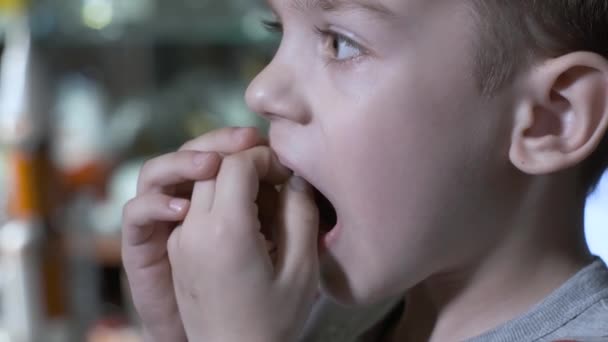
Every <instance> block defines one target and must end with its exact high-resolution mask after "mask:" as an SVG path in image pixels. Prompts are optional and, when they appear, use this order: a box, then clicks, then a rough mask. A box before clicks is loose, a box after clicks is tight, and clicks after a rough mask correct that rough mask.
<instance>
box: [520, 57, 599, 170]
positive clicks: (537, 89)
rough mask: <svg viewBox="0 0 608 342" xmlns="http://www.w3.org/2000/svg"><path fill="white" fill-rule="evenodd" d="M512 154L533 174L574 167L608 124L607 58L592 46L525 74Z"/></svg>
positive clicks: (593, 147)
mask: <svg viewBox="0 0 608 342" xmlns="http://www.w3.org/2000/svg"><path fill="white" fill-rule="evenodd" d="M521 89H522V90H523V92H522V93H521V94H520V96H519V97H518V101H517V103H516V107H515V120H514V125H513V132H512V138H511V147H510V150H509V158H510V160H511V162H512V163H513V165H515V167H517V168H518V169H520V170H521V171H523V172H525V173H528V174H536V175H538V174H548V173H553V172H557V171H560V170H564V169H567V168H570V167H573V166H575V165H577V164H579V163H581V162H582V161H584V160H585V159H586V158H587V157H588V156H589V155H591V154H592V153H593V151H594V150H595V148H596V147H597V146H598V144H599V143H600V141H601V139H602V138H603V136H604V135H605V134H606V130H607V127H608V61H607V60H606V59H604V58H603V57H602V56H600V55H597V54H594V53H590V52H574V53H571V54H568V55H564V56H561V57H558V58H554V59H551V60H548V61H546V62H544V63H542V64H540V65H538V66H535V67H534V68H532V69H531V70H530V71H529V73H528V74H526V75H525V76H524V77H523V88H521Z"/></svg>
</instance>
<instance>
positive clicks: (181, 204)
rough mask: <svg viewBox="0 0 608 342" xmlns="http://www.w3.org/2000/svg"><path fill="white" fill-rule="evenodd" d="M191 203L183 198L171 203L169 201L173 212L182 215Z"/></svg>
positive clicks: (173, 200) (175, 199)
mask: <svg viewBox="0 0 608 342" xmlns="http://www.w3.org/2000/svg"><path fill="white" fill-rule="evenodd" d="M189 203H190V201H188V200H186V199H183V198H174V199H172V200H171V201H169V208H170V209H171V210H173V211H175V212H176V213H181V212H182V211H184V209H186V207H187V206H188V204H189Z"/></svg>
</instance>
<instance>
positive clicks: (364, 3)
mask: <svg viewBox="0 0 608 342" xmlns="http://www.w3.org/2000/svg"><path fill="white" fill-rule="evenodd" d="M275 1H276V0H268V3H269V4H270V6H272V5H273V2H275ZM291 5H292V7H294V8H295V9H297V10H299V11H301V12H308V11H313V10H317V9H321V10H323V11H326V12H339V11H345V10H364V11H368V12H372V13H374V14H377V15H380V16H381V17H394V16H395V13H394V12H393V11H391V10H390V9H389V8H388V7H386V6H385V5H383V4H382V3H380V1H379V0H293V1H292V4H291Z"/></svg>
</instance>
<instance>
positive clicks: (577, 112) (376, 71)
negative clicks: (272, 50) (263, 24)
mask: <svg viewBox="0 0 608 342" xmlns="http://www.w3.org/2000/svg"><path fill="white" fill-rule="evenodd" d="M271 7H272V8H273V10H274V12H275V14H276V16H277V20H278V22H276V23H270V24H269V26H271V27H272V28H275V29H277V30H281V31H282V32H283V37H282V42H281V45H280V47H279V50H278V51H277V54H276V56H275V58H274V59H273V61H272V62H271V64H270V65H269V66H268V67H267V68H266V69H265V70H264V71H263V72H262V73H261V74H260V75H259V76H258V77H257V78H256V79H255V80H254V81H253V83H252V84H251V86H250V88H249V89H248V92H247V95H246V99H247V101H248V104H249V106H250V107H251V109H252V110H253V111H255V112H256V113H258V114H260V115H262V116H263V117H265V118H267V119H268V120H269V121H270V133H269V135H270V142H269V146H270V147H267V144H266V142H265V141H264V140H263V139H262V138H259V137H258V136H257V135H256V134H255V132H254V131H252V130H251V129H225V130H220V131H216V132H212V133H209V134H207V135H204V136H202V137H200V138H198V139H196V140H194V141H192V142H189V143H187V144H186V145H185V146H184V148H182V149H181V150H180V151H178V152H176V153H172V154H169V155H165V156H161V157H158V158H156V159H154V160H152V161H150V162H149V163H147V164H146V166H145V167H144V168H143V170H142V172H141V178H140V184H139V191H138V196H137V197H136V198H135V199H134V200H132V201H131V202H130V203H129V204H128V205H127V206H126V208H125V215H124V246H123V252H124V254H123V256H124V262H125V267H126V271H127V274H128V276H129V281H130V284H131V288H132V291H133V298H134V301H135V304H136V306H137V309H138V311H139V313H140V314H141V318H142V322H143V325H144V327H145V329H146V333H147V338H148V340H149V341H178V340H186V338H187V339H188V340H190V341H264V342H271V341H294V340H296V339H297V337H298V336H299V335H300V333H301V331H302V326H303V323H304V322H305V320H306V318H307V317H308V316H309V314H310V310H311V307H312V302H313V300H314V292H315V289H316V284H317V277H318V276H320V280H321V284H322V287H323V289H324V292H325V293H326V294H327V295H328V296H330V297H331V298H333V299H334V300H335V301H337V302H339V303H342V304H346V305H351V306H367V305H371V304H375V303H379V302H382V301H384V300H387V299H390V298H395V297H399V296H401V297H403V298H404V301H403V304H402V305H399V306H396V307H395V310H394V312H393V315H392V317H393V318H395V319H393V320H392V324H380V325H378V329H372V331H368V332H367V334H366V335H367V338H368V339H369V340H372V341H426V340H428V341H462V340H471V341H552V340H558V339H563V338H572V337H577V336H582V337H594V338H597V337H608V270H607V269H606V265H605V264H604V263H603V262H602V261H600V260H599V259H596V258H594V257H592V256H591V255H590V254H589V252H588V251H587V248H586V246H585V243H584V238H583V223H582V222H583V208H584V202H585V198H586V195H587V194H588V192H589V191H591V189H593V187H594V185H595V184H596V182H597V180H598V179H599V177H600V175H601V174H602V172H603V170H604V169H605V168H606V165H607V163H608V153H607V151H608V141H607V137H606V131H607V127H608V59H607V57H608V25H606V22H608V2H606V1H603V0H578V1H572V0H551V1H532V0H530V1H523V0H520V1H499V0H437V1H426V0H382V1H374V0H349V1H342V0H273V1H271ZM197 151H198V152H197ZM201 151H204V152H207V153H203V152H201ZM291 172H293V173H294V175H291ZM288 179H289V181H287V180H288ZM193 181H195V182H196V183H195V184H194V186H193V185H192V183H191V182H193ZM275 186H277V187H275ZM313 188H314V189H313ZM276 189H280V190H279V192H278V193H277V190H276ZM314 193H316V194H317V196H316V197H317V198H318V201H317V205H314V202H313V197H315V196H314ZM319 194H322V195H319ZM256 203H257V204H258V205H256ZM258 207H259V208H258ZM269 208H270V209H269ZM317 208H318V209H317ZM258 217H259V219H258ZM270 217H274V218H272V219H271V218H270ZM182 221H183V222H182ZM175 222H182V223H181V225H180V226H178V227H177V228H176V229H174V230H172V229H171V228H172V227H174V226H175ZM317 228H318V229H319V232H318V236H319V237H320V239H319V240H320V244H319V250H317V243H316V242H315V240H316V237H317V230H318V229H317ZM263 237H265V238H271V239H272V240H273V242H274V243H275V244H276V249H274V250H273V251H272V252H271V253H270V254H271V255H269V254H268V253H267V252H266V246H265V243H264V239H263Z"/></svg>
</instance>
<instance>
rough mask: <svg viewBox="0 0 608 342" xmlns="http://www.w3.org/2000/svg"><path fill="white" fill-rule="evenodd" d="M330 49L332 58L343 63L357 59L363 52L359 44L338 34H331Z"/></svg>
mask: <svg viewBox="0 0 608 342" xmlns="http://www.w3.org/2000/svg"><path fill="white" fill-rule="evenodd" d="M332 36H333V37H331V39H332V49H333V54H334V58H335V59H336V60H338V61H345V60H349V59H353V58H356V57H359V56H360V55H361V54H362V53H363V52H362V49H361V47H360V46H359V44H357V43H355V42H353V41H352V40H350V39H348V38H346V37H344V36H341V35H339V34H335V33H334V34H332Z"/></svg>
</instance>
